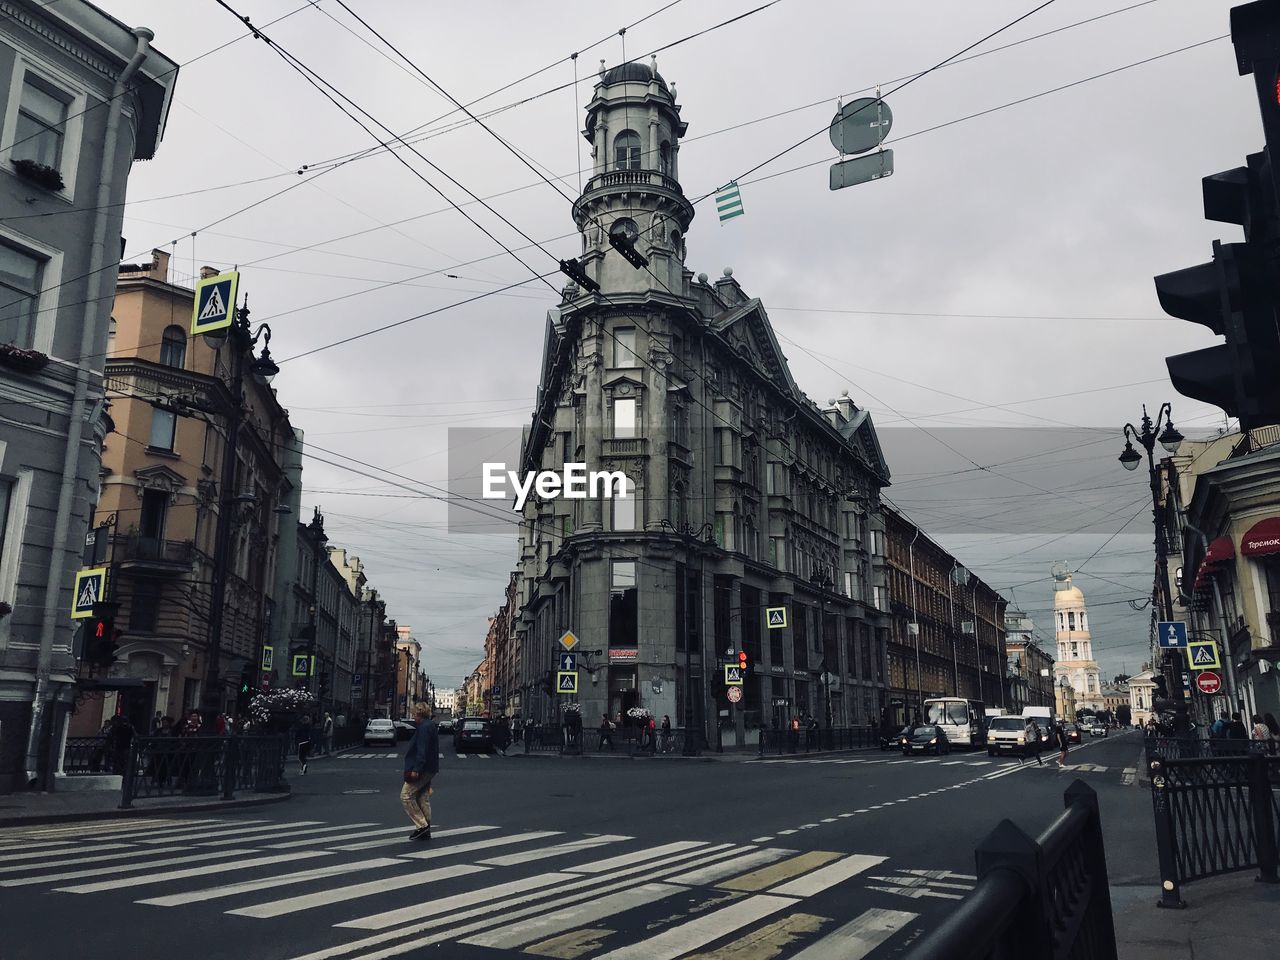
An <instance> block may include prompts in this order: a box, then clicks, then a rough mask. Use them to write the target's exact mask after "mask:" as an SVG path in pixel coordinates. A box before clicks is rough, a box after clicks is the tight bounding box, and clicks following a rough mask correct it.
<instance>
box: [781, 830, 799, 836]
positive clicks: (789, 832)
mask: <svg viewBox="0 0 1280 960" xmlns="http://www.w3.org/2000/svg"><path fill="white" fill-rule="evenodd" d="M799 832H800V831H799V830H779V831H778V836H780V837H789V836H791V835H792V834H793V833H799Z"/></svg>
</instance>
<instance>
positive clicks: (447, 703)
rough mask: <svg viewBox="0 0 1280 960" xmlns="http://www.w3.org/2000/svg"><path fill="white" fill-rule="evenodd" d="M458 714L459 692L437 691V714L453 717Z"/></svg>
mask: <svg viewBox="0 0 1280 960" xmlns="http://www.w3.org/2000/svg"><path fill="white" fill-rule="evenodd" d="M457 712H458V691H457V690H437V691H436V713H438V714H443V715H444V716H446V717H451V716H453V715H454V714H455V713H457Z"/></svg>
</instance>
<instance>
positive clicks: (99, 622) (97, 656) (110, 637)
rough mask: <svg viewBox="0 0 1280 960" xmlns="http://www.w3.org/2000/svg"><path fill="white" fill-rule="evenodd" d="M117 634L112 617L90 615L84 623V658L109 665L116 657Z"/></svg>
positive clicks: (102, 664)
mask: <svg viewBox="0 0 1280 960" xmlns="http://www.w3.org/2000/svg"><path fill="white" fill-rule="evenodd" d="M119 636H120V635H119V633H118V632H117V630H116V628H115V620H114V619H113V618H111V617H103V616H94V617H90V618H89V619H88V620H86V621H85V624H84V659H85V660H87V661H89V662H90V663H95V664H99V665H101V666H104V667H106V666H110V665H111V664H112V663H114V662H115V659H116V641H117V640H118V639H119Z"/></svg>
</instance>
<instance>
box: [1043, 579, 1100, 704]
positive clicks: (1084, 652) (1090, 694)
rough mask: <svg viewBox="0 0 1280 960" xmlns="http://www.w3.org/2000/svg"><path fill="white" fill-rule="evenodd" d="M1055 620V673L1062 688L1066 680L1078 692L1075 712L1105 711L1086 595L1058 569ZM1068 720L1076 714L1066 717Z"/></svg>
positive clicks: (1054, 601)
mask: <svg viewBox="0 0 1280 960" xmlns="http://www.w3.org/2000/svg"><path fill="white" fill-rule="evenodd" d="M1053 586H1054V593H1053V618H1054V627H1055V630H1056V637H1057V641H1058V660H1057V665H1056V666H1055V667H1054V673H1055V675H1056V677H1057V680H1058V682H1059V685H1061V681H1062V680H1063V679H1066V681H1067V682H1068V683H1070V684H1071V686H1072V688H1073V689H1074V690H1075V697H1074V700H1075V709H1077V710H1101V709H1102V674H1101V671H1099V669H1098V661H1096V660H1095V659H1093V634H1092V633H1091V632H1090V631H1089V612H1088V610H1087V609H1086V607H1085V602H1084V592H1083V591H1082V590H1081V589H1080V588H1079V587H1077V586H1074V585H1073V584H1072V583H1071V574H1070V573H1068V572H1066V571H1065V569H1063V568H1061V567H1059V568H1057V569H1055V572H1054V585H1053ZM1064 716H1066V717H1067V718H1068V719H1070V718H1071V717H1073V716H1074V713H1071V714H1064Z"/></svg>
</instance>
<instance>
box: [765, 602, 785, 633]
mask: <svg viewBox="0 0 1280 960" xmlns="http://www.w3.org/2000/svg"><path fill="white" fill-rule="evenodd" d="M764 622H765V626H767V627H768V628H769V629H770V630H782V629H784V628H785V627H786V625H787V608H786V607H765V608H764Z"/></svg>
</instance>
